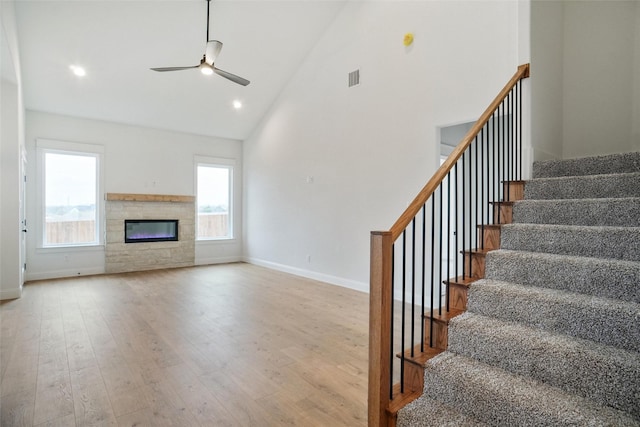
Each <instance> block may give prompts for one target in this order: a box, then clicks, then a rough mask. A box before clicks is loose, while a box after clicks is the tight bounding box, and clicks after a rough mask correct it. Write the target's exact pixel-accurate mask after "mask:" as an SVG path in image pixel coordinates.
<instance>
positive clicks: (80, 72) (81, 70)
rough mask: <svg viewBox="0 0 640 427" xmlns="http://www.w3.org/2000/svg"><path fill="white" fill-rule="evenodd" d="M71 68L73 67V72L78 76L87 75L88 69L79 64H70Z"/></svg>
mask: <svg viewBox="0 0 640 427" xmlns="http://www.w3.org/2000/svg"><path fill="white" fill-rule="evenodd" d="M69 68H70V69H71V71H72V72H73V74H75V75H76V76H78V77H84V76H86V75H87V71H86V70H85V69H84V68H82V67H79V66H77V65H69Z"/></svg>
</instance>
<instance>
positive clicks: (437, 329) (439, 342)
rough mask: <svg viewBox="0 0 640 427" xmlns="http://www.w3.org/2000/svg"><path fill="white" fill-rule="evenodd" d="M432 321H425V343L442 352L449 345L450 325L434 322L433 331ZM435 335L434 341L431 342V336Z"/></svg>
mask: <svg viewBox="0 0 640 427" xmlns="http://www.w3.org/2000/svg"><path fill="white" fill-rule="evenodd" d="M430 323H431V322H430V319H429V318H427V319H426V320H425V325H424V342H425V344H426V345H430V346H431V347H432V348H438V349H441V350H446V349H447V343H448V341H449V334H448V330H449V325H448V324H447V323H445V322H440V321H434V322H433V330H432V329H431V325H430ZM432 334H433V341H431V335H432Z"/></svg>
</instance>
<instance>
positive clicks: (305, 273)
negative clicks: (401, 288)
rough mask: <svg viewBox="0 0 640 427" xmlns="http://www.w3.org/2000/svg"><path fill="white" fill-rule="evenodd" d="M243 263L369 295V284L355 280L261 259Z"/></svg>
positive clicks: (245, 258)
mask: <svg viewBox="0 0 640 427" xmlns="http://www.w3.org/2000/svg"><path fill="white" fill-rule="evenodd" d="M243 261H244V262H246V263H249V264H254V265H259V266H260V267H266V268H270V269H272V270H277V271H282V272H284V273H289V274H293V275H295V276H301V277H306V278H307V279H313V280H318V281H320V282H325V283H329V284H332V285H337V286H342V287H343V288H349V289H353V290H355V291H360V292H365V293H369V284H368V283H363V282H358V281H355V280H350V279H345V278H342V277H337V276H332V275H330V274H324V273H318V272H317V271H310V270H305V269H302V268H298V267H291V266H289V265H284V264H278V263H276V262H271V261H265V260H262V259H259V258H253V257H243Z"/></svg>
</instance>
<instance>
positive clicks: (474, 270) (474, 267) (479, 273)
mask: <svg viewBox="0 0 640 427" xmlns="http://www.w3.org/2000/svg"><path fill="white" fill-rule="evenodd" d="M464 268H465V271H466V272H467V274H469V275H470V276H471V277H475V278H478V279H481V278H483V277H484V271H485V254H480V253H469V252H466V253H465V254H464Z"/></svg>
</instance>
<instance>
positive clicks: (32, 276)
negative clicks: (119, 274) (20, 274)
mask: <svg viewBox="0 0 640 427" xmlns="http://www.w3.org/2000/svg"><path fill="white" fill-rule="evenodd" d="M96 274H105V271H104V268H81V269H66V270H55V271H45V272H42V273H33V272H32V273H29V271H28V270H27V274H26V276H25V281H26V282H31V281H34V280H48V279H60V278H63V277H80V276H94V275H96Z"/></svg>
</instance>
